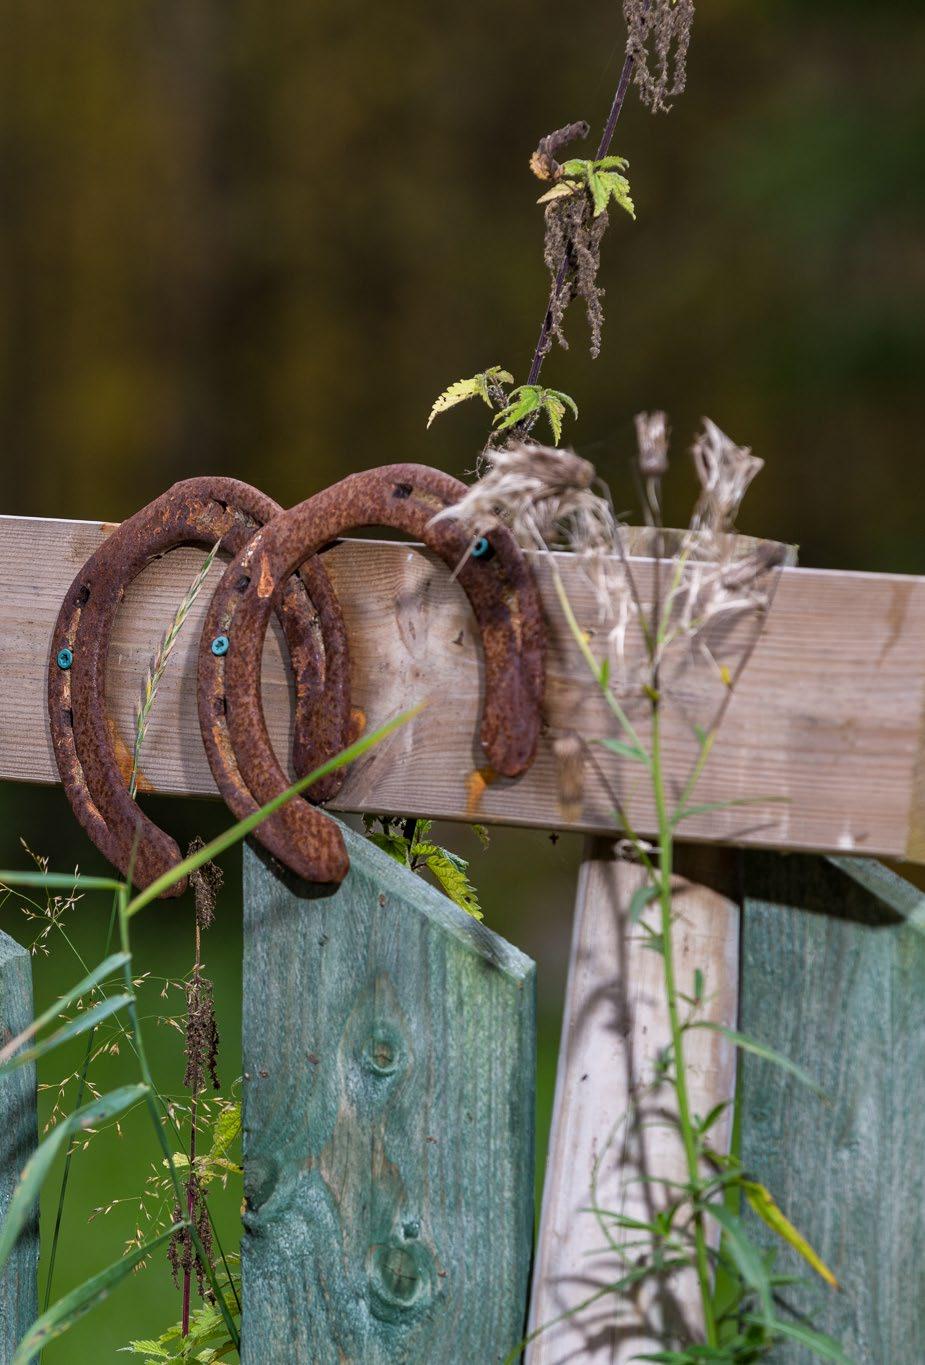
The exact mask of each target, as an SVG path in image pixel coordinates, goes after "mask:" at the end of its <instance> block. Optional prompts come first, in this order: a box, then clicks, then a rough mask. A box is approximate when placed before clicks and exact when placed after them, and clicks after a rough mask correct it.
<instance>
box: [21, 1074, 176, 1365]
mask: <svg viewBox="0 0 925 1365" xmlns="http://www.w3.org/2000/svg"><path fill="white" fill-rule="evenodd" d="M142 1088H144V1087H142ZM183 1226H184V1224H182V1223H175V1224H174V1226H173V1227H172V1228H168V1229H167V1231H166V1232H162V1233H161V1234H160V1236H159V1237H153V1238H152V1239H151V1241H150V1242H147V1243H145V1245H144V1246H141V1247H136V1248H135V1250H134V1251H130V1252H129V1253H128V1254H127V1255H125V1256H123V1257H121V1259H120V1260H118V1261H115V1262H114V1263H113V1264H112V1265H110V1266H107V1267H106V1269H105V1270H101V1271H100V1273H99V1274H98V1275H93V1276H91V1277H90V1279H89V1280H85V1281H84V1283H83V1284H82V1285H79V1286H78V1287H77V1288H76V1289H73V1290H71V1292H70V1294H65V1296H64V1298H63V1299H59V1300H58V1302H57V1303H56V1304H53V1305H52V1307H51V1308H49V1310H48V1312H47V1313H43V1314H42V1316H41V1317H40V1318H36V1320H35V1322H34V1323H33V1324H32V1326H31V1327H30V1328H29V1330H28V1332H27V1333H26V1335H25V1336H24V1337H23V1339H22V1341H21V1342H20V1343H19V1346H18V1347H17V1349H16V1354H15V1356H14V1357H13V1365H29V1362H30V1361H31V1360H32V1358H33V1356H34V1355H35V1354H36V1353H37V1352H38V1351H41V1350H42V1349H43V1348H44V1347H45V1346H47V1345H48V1343H49V1342H50V1341H54V1340H55V1338H56V1337H60V1336H63V1335H64V1333H65V1332H66V1331H67V1330H68V1328H70V1327H73V1325H74V1323H75V1322H77V1321H78V1319H79V1318H82V1317H83V1316H84V1314H85V1313H89V1312H90V1310H91V1308H95V1307H96V1305H97V1304H98V1303H101V1302H102V1301H103V1299H105V1298H106V1297H107V1296H108V1295H109V1294H110V1293H111V1292H112V1290H113V1289H115V1287H116V1285H118V1284H121V1282H122V1281H123V1280H124V1279H125V1278H126V1276H128V1275H130V1274H131V1273H132V1271H133V1270H134V1269H135V1267H136V1265H138V1263H139V1262H140V1261H143V1260H145V1259H146V1257H148V1256H150V1254H151V1252H152V1251H153V1250H154V1249H155V1247H158V1246H161V1245H162V1244H163V1243H164V1242H166V1241H167V1239H168V1238H169V1237H172V1236H173V1234H174V1233H175V1232H177V1231H179V1229H180V1228H181V1227H183ZM155 1345H156V1343H155Z"/></svg>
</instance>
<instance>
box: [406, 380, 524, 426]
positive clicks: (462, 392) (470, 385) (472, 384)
mask: <svg viewBox="0 0 925 1365" xmlns="http://www.w3.org/2000/svg"><path fill="white" fill-rule="evenodd" d="M513 382H514V376H513V375H512V374H510V373H508V371H507V370H503V369H502V368H501V366H500V365H491V366H489V368H488V369H487V370H481V371H480V372H479V373H478V374H474V375H472V377H471V379H457V380H456V381H455V382H454V383H452V384H451V385H450V386H449V388H447V389H444V390H443V393H441V394H440V395H439V397H438V398H437V400H436V402H435V403H434V405H433V407H432V408H431V410H430V416H429V417H428V419H427V425H428V426H430V424H431V422H432V421H433V420H434V418H435V417H437V416H439V414H440V413H441V412H446V410H447V409H448V408H455V406H456V404H457V403H464V402H465V401H466V399H467V398H481V400H482V402H483V403H485V404H486V405H487V406H488V407H493V406H494V404H493V403H492V401H491V386H492V385H495V386H496V387H500V386H501V385H502V384H513Z"/></svg>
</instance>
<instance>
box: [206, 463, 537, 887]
mask: <svg viewBox="0 0 925 1365" xmlns="http://www.w3.org/2000/svg"><path fill="white" fill-rule="evenodd" d="M465 491H466V486H465V485H464V484H462V483H460V482H459V481H458V480H457V479H454V478H451V477H450V476H449V475H447V474H442V473H440V472H439V471H437V470H434V469H428V468H427V467H426V466H424V465H417V464H397V465H389V466H386V467H384V468H382V469H373V470H368V471H367V472H365V473H362V474H352V475H350V476H349V477H348V478H346V479H342V480H341V482H340V483H337V484H334V485H333V486H332V487H330V488H327V489H325V490H324V491H323V492H321V493H317V494H316V495H315V496H314V497H311V498H308V499H307V500H306V501H305V502H302V503H300V504H299V505H298V506H296V507H293V508H291V509H290V510H289V511H288V512H283V513H282V514H281V515H280V516H278V517H276V518H274V520H273V521H272V522H271V523H270V524H269V525H267V526H264V527H263V528H262V529H261V530H260V531H258V532H257V534H256V535H255V536H254V537H253V538H252V539H251V540H250V541H249V542H248V544H247V545H246V546H245V547H244V549H243V550H242V551H241V552H240V553H239V554H238V556H237V558H236V559H235V560H234V561H233V562H232V563H231V564H230V565H229V566H228V568H227V570H226V572H225V575H224V577H223V578H222V580H221V582H220V583H219V585H218V587H217V589H216V591H215V595H214V596H213V598H212V603H211V605H210V607H209V612H208V615H207V617H206V621H205V624H204V626H203V634H202V640H201V643H200V649H199V720H200V725H201V728H202V736H203V742H204V744H205V747H206V753H207V754H208V756H209V762H210V763H211V765H212V772H213V774H214V775H215V780H216V783H217V784H218V787H219V789H220V790H221V792H222V794H223V796H224V797H225V799H226V801H227V802H228V804H229V805H230V806H231V809H232V810H233V811H234V813H235V814H236V815H237V816H239V817H242V816H244V815H247V814H250V813H252V812H253V811H254V810H255V809H256V808H257V806H259V805H263V804H264V803H266V802H267V801H270V800H272V799H273V798H274V797H276V796H278V795H279V794H280V793H281V792H283V791H284V790H285V789H286V788H287V787H288V785H289V780H288V778H287V776H286V774H285V772H284V771H283V769H282V767H281V766H280V764H279V762H278V761H277V759H276V756H275V754H274V753H273V749H272V746H271V744H270V737H269V734H268V732H267V726H266V719H265V717H264V713H263V706H262V702H261V695H260V665H261V658H262V653H263V642H264V638H265V636H266V632H267V626H268V623H269V618H270V612H271V610H272V608H273V603H274V601H275V600H276V595H277V593H278V590H279V585H280V584H281V583H284V582H285V581H286V580H287V579H288V578H289V577H290V575H291V574H292V573H294V572H295V570H296V569H297V568H298V567H299V565H300V564H302V563H303V562H304V561H305V560H306V559H307V558H308V556H310V555H313V554H315V553H316V552H317V551H318V550H319V549H320V548H321V547H322V546H323V545H325V544H327V543H328V542H329V541H332V540H334V539H336V538H337V537H338V536H341V535H344V534H346V533H347V532H348V531H351V530H356V529H359V528H360V527H367V526H386V527H392V528H393V529H395V530H398V531H404V532H405V533H407V534H409V535H412V536H415V537H417V538H419V539H420V540H422V541H423V542H424V543H425V545H427V546H428V547H429V548H430V549H431V550H433V551H434V552H435V553H436V554H438V555H439V556H440V558H441V559H443V561H444V562H445V563H446V564H447V565H449V566H450V567H451V568H453V569H454V570H455V569H459V573H458V577H459V582H460V584H461V586H462V588H463V589H464V591H465V593H466V595H467V597H468V598H469V602H470V604H471V605H472V608H473V611H474V613H475V617H476V621H477V623H478V626H479V629H480V631H481V636H482V644H483V649H484V655H485V704H484V710H483V715H482V724H481V740H482V744H483V747H484V749H485V752H486V755H487V757H488V761H489V763H490V764H491V766H492V768H493V769H494V770H495V771H496V772H497V773H499V774H501V775H502V776H506V777H516V776H517V775H519V774H520V773H522V772H523V771H524V770H525V769H526V768H527V767H528V766H529V764H530V763H531V762H532V760H533V756H534V753H535V751H536V744H537V739H538V735H539V729H540V705H541V701H542V696H543V683H544V664H545V632H544V628H543V620H542V615H541V609H540V601H539V596H538V593H537V589H536V585H535V583H534V581H533V576H532V573H531V572H530V569H529V567H528V565H527V561H526V559H525V557H524V555H523V553H522V552H521V550H520V548H519V546H518V545H517V542H516V541H515V540H514V538H513V536H512V535H511V534H510V532H509V531H507V530H505V529H504V528H498V529H497V530H495V531H493V532H492V536H491V543H490V545H489V544H488V542H486V551H487V552H486V553H485V554H483V555H482V556H480V557H478V558H475V557H473V555H472V554H471V553H470V552H471V550H472V542H471V536H470V535H469V533H468V532H467V531H466V529H465V528H464V527H463V526H462V525H461V524H460V523H459V522H457V521H455V520H454V519H452V518H445V519H441V520H440V521H437V522H434V520H433V518H434V517H435V515H436V514H437V513H438V512H442V511H443V510H444V509H445V508H447V507H450V506H452V505H453V504H454V503H456V502H458V501H459V499H460V498H461V497H462V496H463V494H464V493H465ZM460 566H461V567H460ZM217 636H222V637H224V638H227V640H228V642H229V648H228V651H227V653H225V654H223V655H220V656H216V655H215V654H214V653H213V652H212V650H211V649H210V641H211V640H213V639H214V638H216V637H217ZM232 754H233V755H234V757H235V758H236V760H237V769H238V773H237V774H234V772H233V771H231V770H230V764H229V759H230V757H231V755H232ZM239 778H240V779H243V781H244V783H245V784H246V787H247V791H246V792H244V791H242V789H241V787H240V783H239V781H238V779H239ZM256 837H257V838H258V839H259V840H260V842H261V843H263V844H264V846H265V847H266V848H268V849H269V850H270V852H271V853H273V854H274V856H275V857H277V858H278V859H279V860H280V861H281V862H283V863H284V864H285V865H286V866H287V867H289V868H290V869H291V870H292V871H294V872H296V873H298V874H299V875H300V876H302V877H304V878H306V879H307V880H309V881H315V882H335V883H336V882H339V881H341V880H342V879H343V877H344V875H345V874H346V871H347V868H348V859H347V854H346V850H345V848H344V844H343V839H342V838H341V835H340V831H339V830H338V829H337V827H336V825H335V824H334V823H333V822H332V821H330V820H328V819H326V817H325V816H323V815H322V814H321V813H320V812H319V811H316V810H314V809H313V808H312V807H311V806H309V805H308V804H307V803H306V802H305V801H303V800H301V799H300V798H299V797H294V798H292V799H291V800H290V801H288V802H287V803H286V804H285V805H284V806H282V807H281V808H280V809H279V810H278V811H276V812H275V813H274V814H273V815H271V816H269V817H268V818H267V819H266V820H264V821H263V823H262V824H261V825H260V826H258V828H257V830H256Z"/></svg>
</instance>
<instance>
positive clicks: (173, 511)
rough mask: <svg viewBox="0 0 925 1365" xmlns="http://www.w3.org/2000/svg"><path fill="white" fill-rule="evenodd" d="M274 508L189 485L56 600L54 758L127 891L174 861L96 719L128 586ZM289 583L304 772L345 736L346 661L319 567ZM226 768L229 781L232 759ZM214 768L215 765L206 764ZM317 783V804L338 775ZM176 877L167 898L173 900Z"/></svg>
mask: <svg viewBox="0 0 925 1365" xmlns="http://www.w3.org/2000/svg"><path fill="white" fill-rule="evenodd" d="M280 510H281V509H280V508H279V506H278V505H277V504H276V503H275V502H273V500H272V499H271V498H268V497H266V496H265V495H264V494H263V493H260V492H258V490H257V489H255V488H252V487H250V486H249V485H248V484H245V483H241V482H239V481H238V480H237V479H225V478H209V477H207V478H198V479H187V480H185V481H183V482H181V483H177V484H175V485H174V486H173V487H172V488H171V489H169V490H168V491H167V492H166V493H164V494H163V495H162V496H161V497H159V498H157V499H156V500H155V501H154V502H152V503H149V504H148V506H147V507H144V508H142V510H141V511H140V512H137V513H136V514H135V515H134V516H133V517H130V518H129V520H128V521H125V522H123V523H122V524H121V525H120V526H118V527H117V528H116V529H115V530H114V531H113V532H112V533H111V534H110V535H109V536H108V537H107V539H106V540H105V541H104V542H103V544H102V545H101V546H100V547H99V549H98V550H97V551H96V552H95V554H93V555H92V556H91V557H90V559H89V560H88V561H87V563H86V564H85V565H84V566H83V568H82V569H81V571H80V573H79V574H78V575H77V577H76V578H75V579H74V582H73V583H72V584H71V586H70V588H69V589H68V592H67V594H66V596H65V598H64V602H63V604H62V606H61V610H60V612H59V615H58V619H57V622H56V624H55V629H54V634H53V636H52V645H51V657H50V659H49V666H48V714H49V720H50V723H51V737H52V744H53V747H54V753H55V759H56V762H57V765H58V771H59V773H60V775H61V780H62V782H63V784H64V788H65V790H66V792H67V795H68V799H69V801H70V803H71V807H72V808H73V810H74V813H75V815H76V816H77V819H78V820H79V822H80V824H81V825H82V826H83V828H84V830H85V831H86V832H87V834H88V835H89V836H90V838H91V839H92V840H93V842H94V843H95V844H96V846H97V848H98V849H99V850H100V852H101V853H103V854H105V856H106V857H107V858H108V859H109V861H110V862H111V863H114V864H115V866H116V867H118V868H119V870H120V871H121V872H122V873H123V875H127V874H128V869H129V865H130V863H132V860H133V859H134V862H133V872H132V878H133V881H134V882H135V884H136V886H139V887H146V886H148V885H150V883H151V882H152V881H154V879H155V878H156V877H158V876H159V875H160V874H161V873H164V872H166V871H168V870H169V869H170V868H171V867H174V866H175V865H176V864H177V862H179V861H180V850H179V848H178V846H177V844H176V843H175V841H174V840H173V839H171V838H170V836H169V835H168V834H166V833H165V832H164V831H163V830H161V829H160V828H158V826H157V825H155V824H154V823H153V822H152V821H151V820H150V819H149V818H148V816H146V815H145V814H144V812H143V811H142V810H140V809H139V807H138V805H137V804H136V802H135V801H134V800H133V799H132V798H131V796H130V795H129V791H128V786H127V777H128V774H127V772H126V771H125V770H124V767H125V765H124V764H123V765H122V767H120V764H119V761H118V759H117V756H116V748H115V744H114V739H113V733H112V731H111V729H110V724H109V721H108V719H107V716H106V710H105V679H106V661H107V655H108V653H109V643H110V639H111V636H112V629H113V623H114V621H115V617H116V611H117V609H118V606H119V603H120V602H121V601H122V598H123V596H124V592H125V588H126V586H127V585H128V584H129V583H130V582H131V581H132V579H134V578H135V577H137V575H138V574H139V573H140V572H141V571H142V569H143V568H144V567H145V565H147V564H149V563H150V562H151V561H152V560H154V559H156V558H158V557H159V556H161V555H163V554H164V553H165V552H167V551H168V550H171V549H175V548H177V547H178V546H181V545H204V546H208V547H210V548H211V546H212V545H214V544H215V543H216V542H217V541H219V540H220V541H221V548H222V549H223V550H225V551H226V552H228V553H230V554H231V555H232V556H234V555H238V554H240V552H241V551H242V549H243V548H244V546H245V545H246V543H247V541H248V540H249V539H250V537H251V536H252V535H253V534H254V533H255V531H256V530H257V529H258V528H259V527H261V526H263V525H264V524H265V523H266V522H268V521H270V520H271V518H273V517H275V516H276V515H277V514H278V513H279V512H280ZM300 578H301V581H300V579H299V578H291V579H290V580H289V581H288V582H286V584H285V587H284V589H283V591H282V593H281V594H280V597H279V604H278V608H277V610H278V614H279V618H280V622H281V624H282V627H283V631H284V634H285V637H286V642H287V644H288V647H289V652H290V657H291V663H292V671H293V675H294V678H295V691H296V722H295V735H294V742H293V763H294V766H295V769H296V771H297V772H298V773H300V774H301V773H307V772H311V771H312V769H313V768H315V767H317V766H318V765H319V764H320V763H321V762H323V761H324V759H325V758H327V757H329V756H330V755H331V754H334V753H337V752H338V751H339V750H340V749H342V748H343V747H344V745H345V744H347V743H349V742H350V739H351V738H352V720H351V716H350V696H349V681H348V679H349V663H348V654H347V638H346V632H345V629H344V623H343V618H342V616H341V613H340V607H339V604H338V602H337V598H336V596H335V594H334V591H333V588H332V587H331V583H330V580H329V578H328V576H327V573H326V572H325V570H324V568H323V567H322V565H321V562H320V560H318V559H306V560H305V562H304V563H303V564H302V567H301V575H300ZM223 761H224V767H225V770H227V771H228V772H230V773H233V772H234V768H235V761H234V756H233V755H232V754H231V752H230V751H228V752H226V753H225V754H224V755H223ZM213 766H214V765H213ZM331 777H332V778H333V779H334V780H333V781H331V780H330V779H329V780H327V781H326V782H325V783H324V784H322V783H318V784H317V785H316V788H315V789H313V790H312V797H313V799H316V800H321V799H325V798H327V797H329V796H331V795H333V793H334V792H335V791H336V790H337V788H338V786H339V785H340V781H342V780H343V774H342V773H340V774H339V773H334V774H331ZM185 885H186V882H185V879H184V880H183V881H180V882H177V883H175V884H174V886H173V887H171V888H170V890H169V891H167V892H166V893H165V894H166V895H170V896H177V895H180V894H181V893H182V891H183V890H184V889H185Z"/></svg>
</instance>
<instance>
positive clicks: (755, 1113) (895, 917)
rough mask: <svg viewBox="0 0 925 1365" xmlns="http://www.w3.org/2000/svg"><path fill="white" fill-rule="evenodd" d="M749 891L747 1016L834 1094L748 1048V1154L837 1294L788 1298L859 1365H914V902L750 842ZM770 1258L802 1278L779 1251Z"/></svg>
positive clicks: (898, 890)
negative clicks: (831, 1276)
mask: <svg viewBox="0 0 925 1365" xmlns="http://www.w3.org/2000/svg"><path fill="white" fill-rule="evenodd" d="M745 886H746V900H745V914H744V927H743V961H742V1027H743V1029H744V1031H745V1032H747V1033H750V1034H752V1035H753V1036H754V1037H756V1038H758V1039H760V1040H761V1041H762V1042H765V1043H768V1044H769V1045H770V1046H772V1047H774V1048H776V1049H778V1050H779V1051H780V1052H783V1053H785V1054H786V1055H787V1056H788V1057H791V1058H792V1059H793V1060H794V1061H796V1062H798V1063H799V1064H800V1065H801V1066H803V1067H805V1068H806V1070H808V1071H809V1072H810V1073H811V1074H812V1075H813V1076H814V1077H815V1079H816V1080H817V1081H818V1082H819V1084H820V1085H821V1086H822V1087H823V1089H824V1090H825V1091H826V1093H827V1095H828V1096H829V1101H828V1102H826V1101H825V1100H823V1099H820V1098H819V1097H818V1096H817V1095H815V1094H814V1093H813V1092H812V1091H811V1090H808V1089H806V1088H805V1087H804V1086H802V1085H801V1084H800V1083H799V1082H798V1081H796V1080H794V1078H793V1077H792V1076H789V1075H788V1074H787V1073H786V1072H783V1071H781V1070H779V1069H778V1068H777V1067H775V1066H772V1065H770V1064H769V1063H767V1062H764V1061H759V1060H758V1059H756V1058H754V1057H750V1056H746V1057H744V1058H743V1068H742V1071H743V1105H742V1118H741V1121H742V1155H743V1159H744V1161H745V1164H746V1166H747V1167H748V1169H749V1170H751V1171H753V1172H754V1175H755V1178H756V1179H758V1180H760V1181H762V1182H763V1183H764V1184H766V1185H768V1186H769V1188H770V1190H771V1192H772V1194H773V1195H774V1197H775V1198H776V1199H777V1201H778V1202H779V1203H780V1205H781V1206H782V1208H783V1209H784V1212H785V1213H786V1214H787V1215H788V1217H790V1218H791V1219H792V1220H793V1222H794V1223H796V1225H797V1227H799V1229H800V1231H801V1232H803V1233H804V1234H805V1235H806V1236H807V1237H808V1239H809V1241H810V1243H811V1244H812V1245H813V1246H814V1247H815V1248H816V1250H817V1251H818V1252H819V1253H820V1255H821V1256H822V1257H823V1258H824V1260H825V1261H826V1262H827V1263H828V1265H829V1266H830V1267H831V1269H832V1270H833V1271H834V1273H835V1275H836V1276H837V1277H838V1280H839V1282H840V1284H841V1287H842V1291H843V1292H842V1293H840V1294H835V1293H833V1292H832V1291H830V1290H827V1289H826V1288H825V1286H824V1285H823V1284H822V1283H821V1281H816V1285H818V1288H816V1287H814V1286H810V1287H809V1289H808V1290H807V1291H802V1290H800V1291H794V1292H791V1293H790V1294H789V1295H788V1297H790V1298H791V1299H793V1300H794V1301H795V1302H797V1303H798V1304H799V1305H800V1306H801V1307H803V1308H804V1309H806V1310H808V1311H809V1312H810V1313H811V1315H812V1320H813V1322H814V1324H816V1325H818V1326H819V1327H820V1328H824V1329H825V1330H827V1331H829V1332H831V1333H832V1335H833V1336H835V1337H836V1338H837V1339H838V1340H839V1341H841V1343H842V1345H843V1347H844V1349H845V1352H846V1354H847V1355H848V1357H849V1358H850V1359H851V1360H852V1361H853V1362H854V1365H912V1363H913V1362H915V1361H921V1360H925V1292H923V1266H925V1214H923V1205H922V1189H923V1187H925V1140H923V1136H922V1129H923V1122H922V1115H923V1111H925V897H923V893H922V892H921V891H919V890H918V889H917V888H915V887H913V886H911V885H910V884H909V883H908V882H905V881H903V880H902V879H901V878H900V877H897V876H896V875H895V874H894V873H891V872H890V871H889V870H888V869H886V868H884V867H882V866H881V865H880V864H878V863H875V862H873V861H872V860H871V859H866V858H862V859H846V858H838V859H825V858H820V857H813V856H808V855H801V856H789V857H785V856H782V855H780V854H776V853H760V854H759V853H754V854H753V853H749V854H748V855H746V860H745ZM760 1230H761V1229H760V1228H758V1229H756V1231H758V1232H760ZM778 1264H779V1265H780V1266H781V1268H786V1269H787V1270H788V1271H793V1272H794V1273H797V1274H806V1275H811V1272H809V1271H808V1270H807V1267H806V1265H805V1263H804V1262H803V1261H801V1260H800V1259H799V1258H798V1257H796V1255H795V1254H791V1253H789V1251H788V1252H787V1254H786V1255H782V1256H780V1257H779V1259H778ZM813 1359H815V1357H813V1356H812V1355H811V1353H810V1352H809V1351H807V1350H805V1349H803V1348H801V1347H797V1346H793V1345H788V1346H785V1347H783V1348H779V1349H778V1350H777V1351H776V1352H775V1354H774V1360H775V1362H777V1361H780V1362H781V1365H804V1362H805V1365H809V1362H810V1361H811V1360H813Z"/></svg>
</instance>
